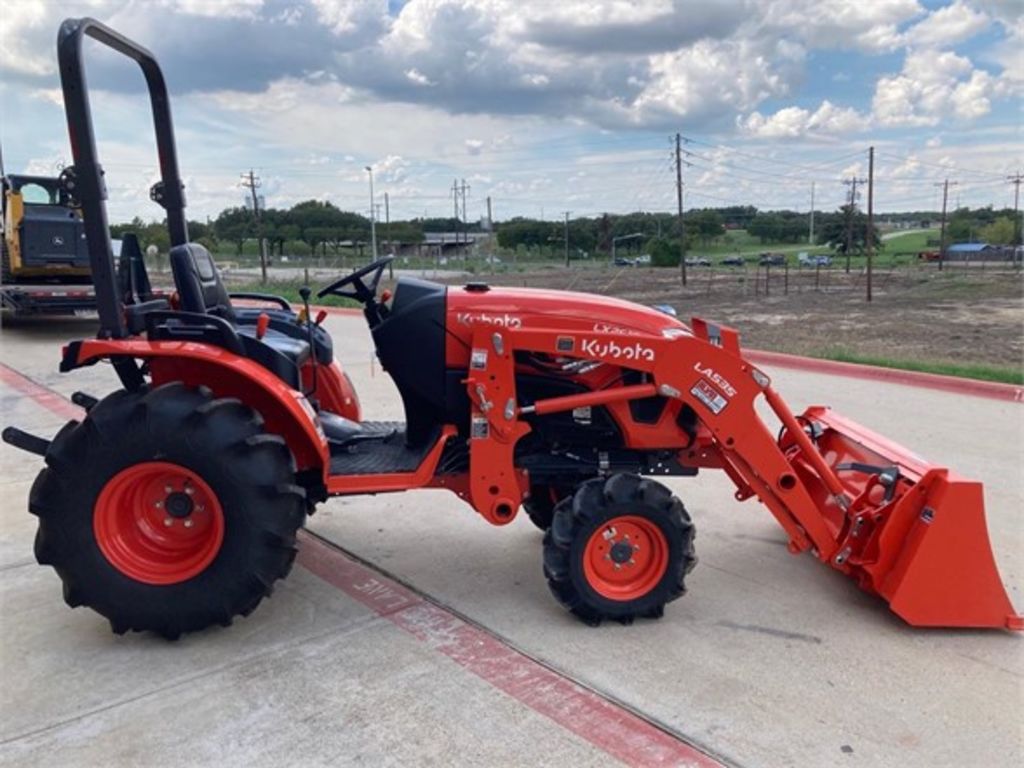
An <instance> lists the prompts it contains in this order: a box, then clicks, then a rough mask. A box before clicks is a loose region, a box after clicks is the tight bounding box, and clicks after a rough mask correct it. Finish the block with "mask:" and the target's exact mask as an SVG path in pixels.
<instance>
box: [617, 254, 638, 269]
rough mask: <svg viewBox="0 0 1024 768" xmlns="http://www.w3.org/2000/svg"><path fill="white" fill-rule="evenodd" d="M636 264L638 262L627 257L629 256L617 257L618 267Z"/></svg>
mask: <svg viewBox="0 0 1024 768" xmlns="http://www.w3.org/2000/svg"><path fill="white" fill-rule="evenodd" d="M635 264H636V262H635V261H633V260H632V259H627V258H624V257H622V256H616V257H615V266H616V267H632V266H634V265H635Z"/></svg>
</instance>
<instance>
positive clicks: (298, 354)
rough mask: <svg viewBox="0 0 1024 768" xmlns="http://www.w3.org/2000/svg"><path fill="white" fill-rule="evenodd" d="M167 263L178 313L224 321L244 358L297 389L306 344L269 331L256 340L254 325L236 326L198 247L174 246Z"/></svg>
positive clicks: (305, 358)
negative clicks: (182, 312) (235, 335)
mask: <svg viewBox="0 0 1024 768" xmlns="http://www.w3.org/2000/svg"><path fill="white" fill-rule="evenodd" d="M169 261H170V264H171V271H172V272H173V273H174V284H175V287H176V288H177V289H178V296H179V297H180V301H181V304H180V308H181V310H182V311H184V312H195V313H198V314H207V315H213V316H215V317H219V318H220V319H222V320H225V321H227V322H228V323H229V324H231V325H232V326H233V327H234V329H235V331H236V333H237V334H238V337H239V339H240V340H241V342H242V346H243V348H244V350H245V355H246V357H249V358H250V359H252V360H254V361H255V362H257V363H259V364H260V365H262V366H263V367H264V368H266V369H267V370H269V371H271V372H273V373H275V374H276V375H277V376H278V377H279V378H280V379H282V380H283V381H284V382H286V383H287V384H288V385H289V386H291V387H292V388H294V389H301V377H300V375H299V369H300V368H301V367H302V366H303V365H304V364H305V363H306V362H307V361H308V360H309V358H310V347H309V342H308V341H306V340H304V339H298V338H295V337H293V336H289V335H287V334H285V333H282V332H281V331H276V330H274V329H272V328H268V329H267V332H266V334H265V335H264V336H263V338H262V339H258V338H256V326H255V325H249V324H241V323H239V322H238V319H237V317H236V316H235V311H234V309H232V307H231V299H230V297H229V296H228V292H227V289H226V288H225V287H224V284H223V283H222V282H221V280H220V274H218V272H217V266H216V264H214V263H213V258H212V257H211V256H210V253H209V252H208V251H207V250H206V248H204V247H203V246H202V245H199V244H198V243H185V244H184V245H176V246H174V247H173V248H171V252H170V254H169Z"/></svg>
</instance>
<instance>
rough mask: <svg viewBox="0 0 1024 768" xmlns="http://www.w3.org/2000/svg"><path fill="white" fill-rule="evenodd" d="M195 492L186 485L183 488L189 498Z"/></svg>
mask: <svg viewBox="0 0 1024 768" xmlns="http://www.w3.org/2000/svg"><path fill="white" fill-rule="evenodd" d="M195 492H196V489H195V488H193V487H192V486H191V485H186V486H185V493H187V494H188V495H189V496H191V495H192V494H193V493H195Z"/></svg>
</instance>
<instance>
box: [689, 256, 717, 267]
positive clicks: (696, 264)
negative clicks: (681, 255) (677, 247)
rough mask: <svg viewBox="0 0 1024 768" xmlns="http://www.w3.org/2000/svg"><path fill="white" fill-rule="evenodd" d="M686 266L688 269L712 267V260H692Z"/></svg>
mask: <svg viewBox="0 0 1024 768" xmlns="http://www.w3.org/2000/svg"><path fill="white" fill-rule="evenodd" d="M686 266H688V267H710V266H711V259H705V258H703V257H702V258H690V259H687V260H686Z"/></svg>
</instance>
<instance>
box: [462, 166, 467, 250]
mask: <svg viewBox="0 0 1024 768" xmlns="http://www.w3.org/2000/svg"><path fill="white" fill-rule="evenodd" d="M468 191H469V185H468V184H466V180H465V179H463V180H462V249H463V250H462V260H463V261H465V260H466V259H468V258H469V219H468V217H467V216H466V193H467V192H468Z"/></svg>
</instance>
